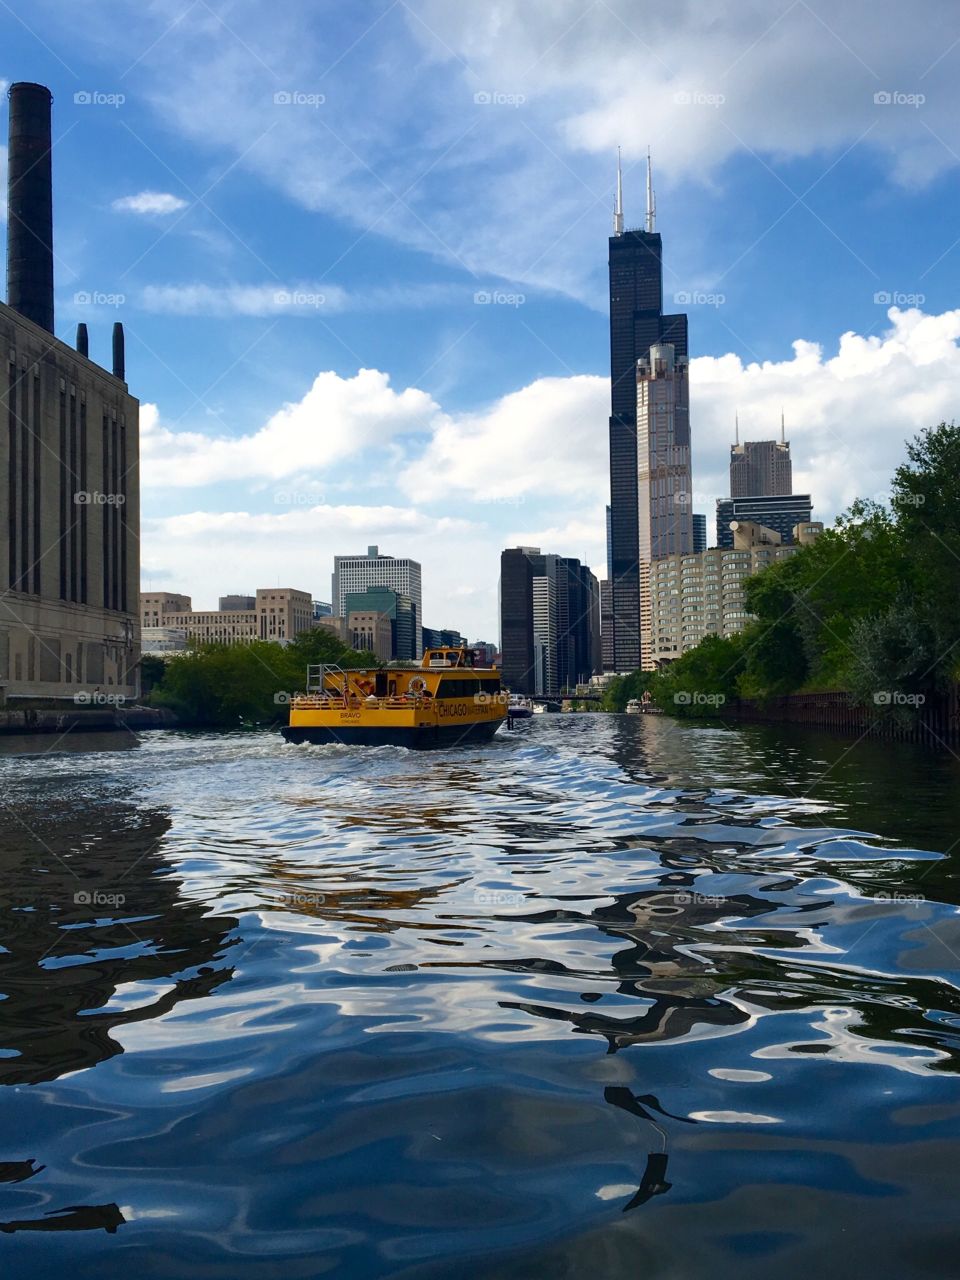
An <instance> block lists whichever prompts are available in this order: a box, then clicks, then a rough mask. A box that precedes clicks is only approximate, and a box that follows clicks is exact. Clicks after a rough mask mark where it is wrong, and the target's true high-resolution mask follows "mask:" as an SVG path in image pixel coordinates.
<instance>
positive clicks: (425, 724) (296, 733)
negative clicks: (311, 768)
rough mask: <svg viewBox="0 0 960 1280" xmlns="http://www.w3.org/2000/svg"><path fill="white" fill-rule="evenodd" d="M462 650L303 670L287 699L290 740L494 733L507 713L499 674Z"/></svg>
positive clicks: (446, 738)
mask: <svg viewBox="0 0 960 1280" xmlns="http://www.w3.org/2000/svg"><path fill="white" fill-rule="evenodd" d="M473 657H474V655H473V651H472V650H471V649H466V648H452V649H428V650H427V651H426V652H425V653H424V655H423V659H422V661H421V664H420V666H419V667H415V666H409V667H367V668H362V669H360V670H346V669H344V668H342V667H337V666H331V665H327V664H324V665H317V666H310V667H308V668H307V691H306V693H300V694H296V695H295V696H294V697H293V698H292V699H291V701H290V723H289V724H288V725H286V726H285V727H284V729H283V730H282V733H283V736H284V737H285V738H286V740H287V741H288V742H326V743H330V742H339V743H343V744H345V745H349V746H353V745H359V746H398V747H417V748H420V747H442V746H456V745H458V744H460V743H468V742H469V743H474V742H477V741H483V740H486V739H488V738H492V737H493V735H494V734H495V733H496V732H497V730H498V729H499V728H500V726H501V724H503V722H504V720H505V719H506V716H507V702H508V696H507V694H505V693H504V692H503V690H502V689H501V685H500V672H499V671H496V670H494V669H492V668H488V667H477V666H474V665H473Z"/></svg>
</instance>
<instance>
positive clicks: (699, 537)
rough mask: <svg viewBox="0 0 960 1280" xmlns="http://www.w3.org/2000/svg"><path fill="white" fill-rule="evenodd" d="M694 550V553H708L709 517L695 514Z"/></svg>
mask: <svg viewBox="0 0 960 1280" xmlns="http://www.w3.org/2000/svg"><path fill="white" fill-rule="evenodd" d="M693 549H694V551H706V549H707V517H706V516H702V515H698V514H697V512H694V513H693Z"/></svg>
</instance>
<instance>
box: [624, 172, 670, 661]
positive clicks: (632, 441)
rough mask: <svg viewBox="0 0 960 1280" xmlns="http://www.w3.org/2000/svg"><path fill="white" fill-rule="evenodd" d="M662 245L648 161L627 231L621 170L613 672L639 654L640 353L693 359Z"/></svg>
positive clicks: (637, 658)
mask: <svg viewBox="0 0 960 1280" xmlns="http://www.w3.org/2000/svg"><path fill="white" fill-rule="evenodd" d="M662 250H663V246H662V242H661V239H660V235H659V233H658V232H657V231H655V229H654V208H653V191H652V181H651V177H650V169H649V162H648V170H647V217H646V222H645V226H644V229H643V230H624V225H623V201H622V197H621V191H620V176H619V172H618V177H617V207H616V210H615V213H614V233H613V235H612V236H611V237H610V240H609V273H610V422H609V439H610V534H609V542H610V556H609V558H610V565H609V570H608V574H607V581H608V582H609V583H610V591H609V599H608V606H609V607H608V610H607V611H606V613H605V623H606V629H607V631H608V633H609V635H608V639H607V641H606V642H605V643H606V655H605V658H604V661H605V664H606V663H609V669H610V670H612V671H624V672H626V671H635V670H636V669H637V668H638V667H639V666H640V657H641V652H640V650H641V635H640V632H641V626H640V586H641V584H640V562H641V551H640V520H641V495H640V491H639V485H640V470H639V465H638V433H637V368H638V364H639V362H640V360H647V359H648V358H649V353H650V349H651V347H655V346H658V345H661V344H670V345H671V346H672V347H673V350H674V360H675V362H676V363H678V364H683V365H684V366H685V365H686V362H687V359H688V343H687V317H686V316H685V315H682V314H677V315H664V312H663V264H662ZM687 430H688V431H689V424H687ZM691 537H692V534H691Z"/></svg>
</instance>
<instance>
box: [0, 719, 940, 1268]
mask: <svg viewBox="0 0 960 1280" xmlns="http://www.w3.org/2000/svg"><path fill="white" fill-rule="evenodd" d="M538 720H539V721H546V722H547V723H545V724H544V723H534V724H532V725H531V726H529V727H528V729H527V730H526V731H524V732H522V733H518V734H517V735H516V737H515V738H513V739H511V741H510V742H509V743H500V742H494V743H491V744H489V746H485V747H483V748H477V749H475V750H473V749H471V750H470V751H467V752H451V753H443V752H441V753H438V754H437V755H436V756H435V757H431V759H430V760H429V761H423V760H418V759H415V758H413V757H412V756H411V755H410V754H409V753H405V752H400V751H392V750H385V751H372V752H369V753H363V754H362V755H358V754H357V753H351V752H349V751H344V750H342V749H338V748H333V749H323V748H318V749H316V750H312V749H305V750H303V751H302V752H297V753H294V754H293V755H291V754H290V753H289V751H286V750H284V749H283V747H282V745H281V744H280V743H278V742H275V741H274V739H273V737H272V736H271V735H267V734H263V735H253V734H251V735H228V736H222V737H215V736H212V735H210V736H206V735H197V736H194V737H192V738H187V737H186V736H185V735H176V734H172V735H157V736H153V737H146V736H145V738H144V740H143V742H142V744H141V748H140V750H139V751H137V752H135V753H130V752H124V753H119V752H118V753H116V755H115V756H111V757H109V758H108V760H107V759H105V758H104V757H102V756H99V755H97V756H90V757H84V756H81V755H75V756H71V757H70V758H69V759H67V758H66V757H63V758H61V759H60V760H59V762H57V761H53V760H52V758H48V759H47V761H45V763H44V764H43V766H42V767H38V766H37V762H35V761H31V762H29V770H28V768H27V767H25V766H24V763H23V762H18V761H12V760H9V759H3V760H0V787H2V788H3V795H4V796H5V798H6V797H11V800H10V802H11V803H12V804H13V812H12V813H11V812H8V821H6V823H5V824H4V827H3V830H2V833H0V864H2V865H3V867H4V868H5V869H6V872H7V874H6V876H5V878H4V880H3V883H2V887H0V908H2V911H3V921H4V925H3V927H4V934H3V936H2V939H0V941H2V943H3V946H4V948H5V951H3V952H0V993H2V994H4V995H6V996H7V997H8V998H7V999H5V1000H0V1025H2V1026H3V1028H4V1030H3V1034H2V1035H0V1079H3V1080H5V1081H6V1082H8V1083H23V1082H40V1081H45V1082H47V1083H45V1084H44V1086H43V1087H42V1088H38V1089H20V1088H14V1089H7V1090H0V1106H3V1108H4V1114H3V1117H2V1118H3V1121H4V1125H5V1130H4V1131H5V1132H6V1133H7V1134H14V1135H18V1141H23V1135H28V1134H29V1135H31V1137H30V1143H29V1146H26V1145H24V1146H22V1147H18V1148H16V1149H14V1148H12V1147H10V1146H6V1149H3V1148H2V1147H0V1155H2V1156H4V1157H5V1159H6V1160H7V1163H5V1164H0V1229H2V1231H3V1232H4V1233H5V1234H6V1235H8V1236H10V1237H11V1238H10V1239H8V1240H6V1241H5V1243H4V1250H5V1253H6V1254H7V1255H8V1256H9V1257H12V1258H14V1259H15V1262H14V1264H13V1265H14V1266H16V1263H20V1264H21V1270H22V1271H23V1273H24V1274H29V1271H28V1270H27V1268H28V1267H29V1260H30V1257H31V1251H37V1250H38V1248H42V1249H43V1250H44V1251H45V1253H46V1256H47V1258H48V1259H50V1260H53V1259H56V1265H57V1267H58V1268H59V1269H63V1270H67V1269H72V1273H73V1274H76V1275H77V1277H78V1280H100V1277H101V1276H104V1275H110V1274H113V1273H114V1272H116V1271H117V1270H118V1268H119V1267H120V1266H121V1264H122V1267H123V1269H124V1270H130V1269H132V1270H135V1271H140V1272H142V1273H143V1274H144V1275H149V1276H151V1277H152V1276H158V1277H159V1276H166V1275H198V1276H199V1275H216V1276H223V1277H229V1278H230V1280H267V1278H268V1277H273V1276H276V1275H290V1276H295V1275H304V1276H306V1275H310V1276H312V1275H321V1274H323V1275H327V1274H329V1275H341V1274H342V1275H350V1276H353V1275H356V1276H363V1277H368V1276H369V1277H371V1278H373V1277H379V1276H381V1275H392V1274H402V1275H409V1276H410V1277H414V1276H416V1277H418V1280H419V1278H420V1277H423V1280H427V1278H428V1277H434V1276H447V1275H461V1274H464V1275H472V1276H476V1277H477V1278H478V1280H487V1278H488V1277H489V1278H490V1280H493V1277H496V1278H497V1280H513V1277H526V1276H536V1275H553V1274H558V1275H573V1274H579V1273H580V1272H581V1271H584V1270H587V1271H592V1272H594V1273H596V1274H600V1275H603V1276H605V1277H606V1276H610V1277H611V1278H612V1280H619V1277H621V1276H623V1277H627V1276H633V1275H634V1274H635V1273H636V1267H637V1258H638V1257H643V1259H644V1265H645V1266H647V1268H648V1270H650V1271H651V1273H652V1274H663V1275H672V1274H676V1275H706V1274H720V1275H736V1276H737V1277H738V1280H767V1277H768V1276H769V1275H770V1274H781V1273H782V1274H784V1275H790V1274H794V1273H796V1272H797V1271H798V1270H811V1269H816V1267H817V1266H819V1269H820V1270H825V1271H827V1273H831V1268H834V1269H840V1264H839V1261H838V1260H839V1259H840V1258H841V1256H842V1264H843V1265H842V1269H843V1270H845V1271H849V1272H850V1274H868V1273H869V1274H871V1275H873V1276H880V1275H883V1274H894V1273H896V1274H897V1275H899V1276H904V1275H909V1274H910V1273H911V1253H912V1252H913V1251H916V1253H917V1255H918V1256H922V1257H923V1258H924V1259H926V1260H927V1262H925V1264H924V1265H927V1263H929V1265H928V1266H927V1269H928V1271H929V1272H930V1273H933V1272H934V1271H936V1270H937V1269H938V1268H939V1270H940V1271H941V1272H942V1273H944V1274H949V1273H950V1267H951V1266H952V1254H948V1255H946V1256H947V1259H948V1265H947V1266H946V1267H944V1266H943V1265H942V1263H943V1258H944V1256H945V1255H944V1240H943V1237H944V1232H943V1230H942V1224H944V1223H949V1221H950V1215H951V1214H952V1213H953V1211H954V1208H955V1206H954V1203H953V1202H954V1196H953V1184H954V1182H955V1178H954V1177H953V1168H954V1165H955V1156H956V1149H957V1148H956V1143H957V1141H960V1094H958V1092H957V1087H956V1078H955V1073H956V1071H957V1068H958V1065H960V993H958V973H957V969H958V961H957V958H956V957H957V955H958V954H960V937H958V936H957V933H958V931H960V917H958V916H957V914H956V906H955V905H954V904H955V902H956V892H955V889H956V886H955V882H954V881H952V880H951V878H950V860H949V859H943V860H942V861H937V860H936V859H937V857H938V854H939V852H940V851H943V850H945V849H947V848H948V847H949V845H950V843H951V841H952V840H953V839H955V832H954V830H953V827H952V826H951V825H950V823H948V822H946V820H945V819H944V821H943V823H942V824H941V819H942V818H944V815H946V814H947V813H948V812H951V811H952V809H953V808H954V807H955V804H956V800H955V798H953V799H950V798H948V797H946V795H945V794H940V793H938V794H937V795H935V796H933V797H932V799H931V802H930V804H929V806H928V807H927V814H926V816H925V818H924V820H925V821H928V824H929V825H930V827H931V830H930V834H929V836H928V837H927V838H926V839H922V840H921V836H920V831H921V824H920V820H919V819H918V818H917V816H916V815H915V814H914V812H913V799H912V798H911V797H910V796H908V795H907V794H905V792H904V791H903V790H902V789H901V790H900V791H899V792H898V791H896V789H895V788H894V787H893V786H892V774H895V773H896V772H897V771H896V769H891V766H890V764H889V763H884V762H883V761H880V760H878V761H877V762H876V765H875V774H874V775H870V774H869V769H870V768H874V765H872V764H871V765H868V766H867V768H868V774H867V776H866V779H865V778H863V777H854V776H852V775H848V776H847V778H846V780H845V782H844V783H843V785H842V786H841V785H840V784H838V783H837V782H836V780H835V776H834V775H833V774H831V775H830V777H829V778H828V780H827V781H826V782H823V781H822V780H821V781H818V771H820V772H822V770H823V769H824V768H826V767H827V766H828V765H829V763H830V761H831V760H837V761H839V759H840V756H841V753H842V751H843V750H844V749H845V747H846V745H847V744H846V743H843V744H842V745H841V746H839V747H838V748H837V750H836V751H835V753H834V755H832V756H831V755H830V754H829V750H828V748H826V747H824V748H822V749H821V747H819V746H816V745H811V746H810V747H809V748H802V747H801V746H799V745H798V743H797V742H795V741H794V740H793V739H792V738H790V737H789V735H784V736H781V737H780V738H774V737H772V736H771V735H769V734H768V733H767V732H766V731H765V730H764V729H763V728H762V727H760V726H758V727H756V728H754V727H750V728H749V729H747V730H745V731H743V732H740V731H737V730H729V729H724V728H723V727H722V726H721V727H719V728H716V729H713V728H704V727H702V726H680V727H679V728H674V727H673V726H669V725H665V724H664V723H663V722H662V721H660V720H654V719H653V718H642V717H631V718H630V719H629V720H628V719H626V718H624V719H623V720H616V719H614V718H608V717H599V716H597V717H573V716H566V717H561V716H556V717H539V718H538ZM638 722H639V723H638ZM842 768H843V766H842V764H840V763H838V764H837V772H838V773H839V772H840V771H841V770H842ZM900 773H901V775H902V777H903V779H904V780H905V784H906V785H907V786H911V785H914V784H915V783H916V785H917V786H918V787H919V786H920V783H919V782H917V778H918V768H917V767H916V766H915V764H914V763H913V760H912V757H910V758H909V759H907V758H906V757H904V763H903V764H902V767H901V770H900ZM871 776H873V778H874V782H873V783H871V780H870V779H871ZM9 783H12V784H13V787H12V788H11V787H10V786H8V785H6V784H9ZM943 789H944V788H943V787H942V788H941V790H943ZM881 791H882V792H883V794H882V795H881V794H880V793H881ZM931 813H932V814H933V815H934V816H933V818H930V814H931ZM951 821H952V819H951ZM938 824H940V825H938ZM911 842H912V844H911ZM907 890H909V891H910V892H911V893H912V894H913V896H912V897H911V898H909V900H907V899H905V898H903V897H896V896H895V895H896V894H903V893H904V892H905V891H907ZM80 895H86V897H85V898H84V897H81V896H80ZM121 896H122V899H123V900H122V901H121V900H120V898H121ZM241 937H242V945H237V943H238V939H240V938H241ZM135 1024H139V1025H135ZM7 1046H9V1048H7ZM121 1049H122V1052H121ZM4 1054H6V1056H3V1055H4ZM84 1067H86V1068H91V1067H92V1068H94V1069H93V1070H83V1071H81V1070H80V1068H84ZM31 1153H33V1154H31ZM28 1156H30V1157H31V1158H29V1159H27V1158H26V1157H28ZM894 1197H896V1198H895V1199H894ZM891 1210H895V1211H896V1212H891ZM930 1224H939V1225H937V1226H936V1228H934V1227H931V1225H930ZM120 1227H122V1228H123V1229H122V1230H120V1229H119V1228H120ZM928 1228H929V1229H928ZM38 1231H40V1232H52V1233H54V1234H52V1235H50V1236H49V1238H46V1239H42V1240H41V1239H38V1238H37V1237H36V1236H35V1235H33V1234H32V1233H34V1232H38ZM76 1231H81V1232H83V1233H84V1234H83V1236H81V1237H77V1236H73V1235H72V1233H74V1232H76ZM58 1233H66V1234H58ZM938 1233H939V1234H938ZM118 1248H122V1250H123V1257H122V1259H121V1258H120V1256H119V1255H118V1254H117V1252H116V1251H117V1249H118ZM843 1250H846V1253H842V1251H843ZM871 1250H872V1252H873V1255H874V1258H873V1260H874V1262H875V1261H876V1259H879V1261H880V1263H881V1266H880V1267H879V1268H878V1267H877V1266H876V1265H872V1266H871V1265H867V1263H866V1258H867V1257H868V1255H869V1254H870V1252H871ZM898 1250H899V1252H898ZM804 1251H806V1252H804ZM885 1258H889V1260H890V1266H889V1268H888V1269H887V1271H886V1272H884V1270H883V1265H885V1264H884V1259H885ZM5 1260H6V1259H5ZM801 1263H802V1265H801ZM835 1264H836V1266H835ZM84 1268H86V1269H84Z"/></svg>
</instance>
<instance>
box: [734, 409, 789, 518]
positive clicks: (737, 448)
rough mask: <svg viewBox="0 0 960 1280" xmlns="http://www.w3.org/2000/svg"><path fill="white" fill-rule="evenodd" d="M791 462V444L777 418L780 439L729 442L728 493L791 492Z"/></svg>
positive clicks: (764, 494) (764, 495) (766, 494)
mask: <svg viewBox="0 0 960 1280" xmlns="http://www.w3.org/2000/svg"><path fill="white" fill-rule="evenodd" d="M792 490H793V465H792V463H791V461H790V445H789V443H788V441H787V440H786V439H785V436H784V427H783V418H782V416H781V420H780V439H779V440H744V442H743V444H741V443H740V431H739V425H738V429H737V441H736V443H735V444H732V445H731V446H730V497H731V498H769V497H779V496H782V495H783V494H787V493H791V492H792Z"/></svg>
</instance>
